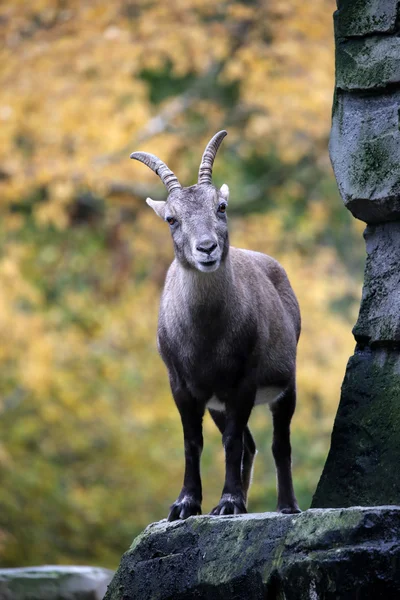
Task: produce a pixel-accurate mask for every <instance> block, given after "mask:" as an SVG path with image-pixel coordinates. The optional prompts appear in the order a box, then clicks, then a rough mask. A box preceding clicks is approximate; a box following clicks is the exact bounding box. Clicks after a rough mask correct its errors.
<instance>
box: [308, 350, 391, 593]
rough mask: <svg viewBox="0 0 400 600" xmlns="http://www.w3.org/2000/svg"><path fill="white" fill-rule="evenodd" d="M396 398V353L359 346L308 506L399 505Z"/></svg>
mask: <svg viewBox="0 0 400 600" xmlns="http://www.w3.org/2000/svg"><path fill="white" fill-rule="evenodd" d="M399 400H400V353H399V352H398V351H397V350H390V349H388V348H384V347H378V348H375V349H371V348H370V347H369V346H366V347H364V348H362V349H361V348H359V349H358V350H357V351H356V353H355V354H354V356H352V357H351V358H350V360H349V363H348V365H347V369H346V376H345V379H344V382H343V387H342V397H341V400H340V406H339V410H338V413H337V415H336V420H335V425H334V428H333V432H332V443H331V449H330V452H329V456H328V459H327V461H326V465H325V467H324V472H323V474H322V477H321V479H320V481H319V484H318V487H317V490H316V492H315V495H314V498H313V506H320V507H332V506H333V507H340V506H354V505H361V506H371V505H379V504H382V500H383V499H385V501H386V502H387V503H388V504H399V499H400V478H399V477H398V464H400V463H399V461H400V444H399V436H400V407H399ZM399 591H400V590H399Z"/></svg>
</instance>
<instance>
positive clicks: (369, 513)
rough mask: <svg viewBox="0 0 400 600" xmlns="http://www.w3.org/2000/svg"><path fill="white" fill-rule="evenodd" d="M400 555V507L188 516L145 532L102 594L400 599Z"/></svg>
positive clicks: (116, 599) (184, 598)
mask: <svg viewBox="0 0 400 600" xmlns="http://www.w3.org/2000/svg"><path fill="white" fill-rule="evenodd" d="M399 561H400V508H399V507H378V508H361V507H355V508H349V509H331V510H309V511H306V512H304V513H302V514H299V515H278V514H276V513H265V514H253V515H251V514H250V515H241V516H230V517H228V516H227V517H210V516H203V517H190V518H189V519H187V520H186V521H180V522H177V523H173V524H170V523H167V522H165V521H164V522H161V523H159V524H155V525H153V526H152V527H151V528H150V529H148V530H146V532H145V535H142V536H141V537H140V538H139V541H138V542H135V544H134V545H133V546H132V547H131V549H130V550H128V552H127V553H126V554H125V555H124V556H123V558H122V561H121V564H120V567H119V569H118V571H117V573H116V575H115V577H114V579H113V581H112V582H111V584H110V586H109V589H108V592H107V594H106V597H105V600H139V599H140V600H195V599H196V600H226V599H227V598H232V599H237V600H239V599H240V600H266V599H267V600H299V599H301V598H307V599H308V598H311V599H312V600H320V599H321V600H322V599H323V600H337V598H340V599H341V600H353V599H354V598H362V599H363V600H376V599H377V598H385V600H391V599H393V600H394V599H395V598H396V599H397V598H398V590H399V589H400V569H398V568H396V565H399Z"/></svg>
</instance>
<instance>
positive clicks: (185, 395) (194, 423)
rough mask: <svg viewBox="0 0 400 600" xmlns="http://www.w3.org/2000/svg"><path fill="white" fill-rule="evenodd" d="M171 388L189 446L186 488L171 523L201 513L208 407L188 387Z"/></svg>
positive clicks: (186, 461) (171, 512)
mask: <svg viewBox="0 0 400 600" xmlns="http://www.w3.org/2000/svg"><path fill="white" fill-rule="evenodd" d="M171 388H172V393H173V396H174V400H175V403H176V405H177V407H178V410H179V413H180V415H181V420H182V426H183V437H184V443H185V475H184V479H183V487H182V491H181V493H180V494H179V496H178V499H177V500H176V501H175V502H174V503H173V504H172V506H171V509H170V512H169V515H168V521H176V520H178V519H187V518H188V517H190V516H192V515H200V514H201V501H202V490H201V477H200V457H201V452H202V450H203V432H202V428H203V426H202V422H203V415H204V406H203V405H201V404H200V403H199V402H198V401H197V400H196V399H195V398H193V396H191V394H190V393H189V392H188V390H186V388H184V387H182V386H174V385H173V384H171Z"/></svg>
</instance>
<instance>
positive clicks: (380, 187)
mask: <svg viewBox="0 0 400 600" xmlns="http://www.w3.org/2000/svg"><path fill="white" fill-rule="evenodd" d="M398 5H399V2H397V1H396V0H342V1H339V2H338V10H337V11H336V13H335V36H336V96H335V101H334V105H333V114H332V133H331V140H330V154H331V160H332V165H333V169H334V171H335V176H336V179H337V182H338V186H339V191H340V193H341V196H342V198H343V201H344V203H345V205H346V206H347V208H349V210H351V212H352V213H353V215H354V216H355V217H357V218H358V219H361V220H362V221H366V222H367V223H381V222H383V221H393V220H397V219H400V161H399V160H398V158H399V155H400V130H399V122H400V121H399V114H400V113H399V111H400V37H399V35H398V33H399V32H398V29H397V28H398V25H397V20H396V16H397V11H398ZM376 33H379V35H374V34H376Z"/></svg>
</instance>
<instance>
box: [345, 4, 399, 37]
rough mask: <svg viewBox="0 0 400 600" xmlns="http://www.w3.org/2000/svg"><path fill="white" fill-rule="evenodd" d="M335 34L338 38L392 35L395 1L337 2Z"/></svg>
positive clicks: (395, 10)
mask: <svg viewBox="0 0 400 600" xmlns="http://www.w3.org/2000/svg"><path fill="white" fill-rule="evenodd" d="M337 4H338V10H337V11H336V12H335V33H336V36H338V37H349V36H361V35H367V34H371V33H392V32H394V31H395V28H396V17H397V4H398V3H397V1H396V0H338V3H337Z"/></svg>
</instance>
